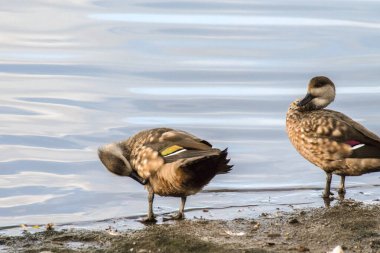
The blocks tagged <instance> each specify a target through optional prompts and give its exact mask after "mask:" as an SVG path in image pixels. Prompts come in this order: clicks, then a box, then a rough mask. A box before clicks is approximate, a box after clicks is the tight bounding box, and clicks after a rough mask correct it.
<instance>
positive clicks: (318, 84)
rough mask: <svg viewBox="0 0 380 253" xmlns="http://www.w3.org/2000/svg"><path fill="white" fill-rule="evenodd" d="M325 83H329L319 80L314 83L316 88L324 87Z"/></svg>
mask: <svg viewBox="0 0 380 253" xmlns="http://www.w3.org/2000/svg"><path fill="white" fill-rule="evenodd" d="M325 85H327V83H324V82H319V83H316V84H315V85H314V88H321V87H323V86H325Z"/></svg>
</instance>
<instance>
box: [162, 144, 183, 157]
mask: <svg viewBox="0 0 380 253" xmlns="http://www.w3.org/2000/svg"><path fill="white" fill-rule="evenodd" d="M181 149H183V147H181V146H178V145H173V146H170V147H168V148H165V149H163V150H161V151H160V154H161V155H162V156H167V155H170V154H172V153H174V152H177V151H178V150H181Z"/></svg>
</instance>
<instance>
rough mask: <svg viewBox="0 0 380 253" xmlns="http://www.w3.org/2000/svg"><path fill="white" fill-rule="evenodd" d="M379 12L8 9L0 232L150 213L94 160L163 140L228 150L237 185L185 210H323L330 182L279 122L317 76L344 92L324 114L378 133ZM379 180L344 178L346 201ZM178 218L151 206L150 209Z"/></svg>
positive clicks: (248, 4) (0, 80)
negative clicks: (179, 136) (191, 138)
mask: <svg viewBox="0 0 380 253" xmlns="http://www.w3.org/2000/svg"><path fill="white" fill-rule="evenodd" d="M379 13H380V2H378V1H359V0H357V1H344V2H343V1H318V2H315V1H295V0H294V1H282V0H281V1H280V0H276V1H264V0H262V1H261V0H259V1H251V0H249V1H248V0H246V1H244V0H238V1H223V0H211V1H196V0H194V1H170V0H169V1H164V0H162V1H155V0H151V1H147V0H129V1H122V0H107V1H106V0H102V1H91V0H79V1H74V0H70V1H51V0H35V1H22V0H20V1H8V2H7V3H6V4H4V5H3V6H2V7H0V15H1V19H0V28H1V32H0V87H1V93H0V101H1V103H0V118H1V122H2V123H1V125H0V150H1V152H0V174H1V175H0V188H1V191H0V226H1V227H7V226H17V225H19V224H22V223H27V224H42V223H47V222H53V223H56V224H57V223H58V224H59V223H72V222H74V223H75V222H79V221H80V222H83V221H99V220H104V219H109V218H114V217H131V218H133V217H138V216H140V215H143V214H145V213H146V209H147V200H146V196H147V194H146V192H145V190H144V189H143V187H142V186H140V185H138V184H137V183H136V182H134V181H132V180H131V179H128V178H120V177H117V176H114V175H112V174H110V173H108V172H107V171H106V170H105V169H104V168H103V166H102V165H101V163H100V162H99V160H98V158H97V153H96V150H97V147H98V146H100V145H102V144H105V143H108V142H111V141H116V140H121V139H124V138H127V137H128V136H130V135H132V134H134V133H136V132H138V131H139V130H142V129H146V128H152V127H157V126H169V127H173V128H180V129H183V130H186V131H189V132H191V133H193V134H195V135H198V136H200V137H202V138H205V139H207V140H209V141H210V142H211V143H213V144H214V145H215V146H217V147H220V148H225V147H229V151H230V157H231V158H232V163H233V164H235V167H234V169H233V171H232V172H231V173H230V174H228V175H222V176H217V177H216V178H214V180H213V181H212V182H211V183H210V184H209V185H208V186H207V187H206V188H205V191H204V192H202V193H200V194H197V195H195V196H192V197H190V198H189V199H188V203H187V208H188V209H189V210H201V209H202V208H208V209H209V210H210V212H208V213H207V215H206V214H203V215H206V216H208V217H210V218H213V217H214V218H218V217H219V218H221V217H228V218H234V217H242V216H244V217H245V216H250V215H253V214H254V213H255V210H256V211H257V210H261V209H260V208H263V207H268V208H269V207H282V206H287V205H289V204H291V205H293V206H320V205H323V202H322V200H321V198H320V194H321V190H322V187H323V186H324V179H325V176H324V173H323V172H322V171H321V170H320V169H318V168H316V167H314V166H313V165H311V164H309V163H308V162H307V161H305V160H304V159H303V158H301V157H300V155H298V153H296V151H295V150H294V149H293V148H292V146H291V145H290V143H289V141H288V139H287V136H286V133H285V130H284V128H285V113H286V111H287V107H288V105H289V104H290V102H291V101H292V100H294V99H295V98H297V97H301V96H302V95H304V93H305V91H306V90H305V89H306V84H307V82H308V80H309V79H310V78H311V77H312V76H314V75H322V74H323V75H327V76H329V77H331V78H332V80H333V81H334V82H335V84H336V85H337V93H338V96H337V99H336V101H335V103H334V104H333V105H332V106H331V108H332V109H335V110H340V111H343V112H344V113H346V114H348V115H350V116H351V117H353V118H354V119H356V120H358V121H360V122H362V123H363V124H365V125H366V126H367V127H368V128H370V129H371V130H373V131H374V132H377V133H380V113H379V108H380V81H379V77H380V72H379V69H380V46H379V45H380V16H379ZM379 178H380V173H373V174H369V175H364V176H361V177H350V178H348V179H347V186H348V194H347V197H349V198H354V199H357V200H364V201H369V202H370V201H376V200H377V199H378V198H379V197H380V186H379V182H380V180H379ZM337 183H338V180H337V178H335V180H334V183H333V184H334V186H336V185H337ZM178 205H179V200H178V199H176V198H160V197H158V198H156V200H155V211H156V213H158V214H160V213H167V212H170V211H174V210H176V209H177V207H178ZM257 206H259V207H257ZM227 207H231V208H227ZM232 207H233V208H232ZM225 208H227V209H225ZM218 210H219V211H218ZM220 210H222V211H220ZM223 210H224V211H223ZM193 215H198V214H197V211H194V214H193ZM200 215H202V213H200ZM188 216H190V217H191V212H188Z"/></svg>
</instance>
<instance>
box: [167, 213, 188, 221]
mask: <svg viewBox="0 0 380 253" xmlns="http://www.w3.org/2000/svg"><path fill="white" fill-rule="evenodd" d="M184 218H185V215H183V214H182V213H177V214H176V215H171V216H169V217H165V218H163V219H162V220H163V221H170V220H183V219H184Z"/></svg>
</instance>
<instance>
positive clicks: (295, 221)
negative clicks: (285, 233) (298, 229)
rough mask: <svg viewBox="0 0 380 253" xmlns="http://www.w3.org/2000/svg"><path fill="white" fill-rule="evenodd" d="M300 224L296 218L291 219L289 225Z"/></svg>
mask: <svg viewBox="0 0 380 253" xmlns="http://www.w3.org/2000/svg"><path fill="white" fill-rule="evenodd" d="M298 223H300V222H299V221H298V220H297V219H296V218H293V219H290V220H289V224H298Z"/></svg>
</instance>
